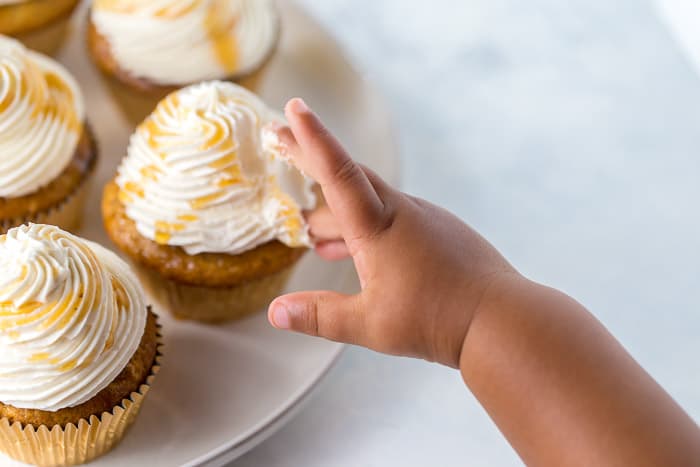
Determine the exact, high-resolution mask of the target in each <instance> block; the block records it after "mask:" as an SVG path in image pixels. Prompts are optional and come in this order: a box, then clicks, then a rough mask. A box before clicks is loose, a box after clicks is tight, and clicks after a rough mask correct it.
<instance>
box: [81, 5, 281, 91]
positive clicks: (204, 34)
mask: <svg viewBox="0 0 700 467" xmlns="http://www.w3.org/2000/svg"><path fill="white" fill-rule="evenodd" d="M91 19H92V22H93V24H94V25H95V27H96V28H97V31H98V32H99V33H100V34H101V35H102V36H104V37H105V38H106V40H107V42H108V43H109V45H110V49H111V51H112V55H114V57H115V59H116V61H117V63H118V64H119V66H120V67H121V68H122V69H124V70H125V71H127V72H129V73H130V74H132V75H133V76H135V77H137V78H143V79H147V80H149V81H151V82H153V83H155V84H160V85H185V84H190V83H196V82H199V81H204V80H210V79H223V78H228V77H234V76H243V75H246V74H248V73H250V72H252V71H254V70H256V69H257V68H258V67H260V66H261V65H262V63H263V61H264V60H265V59H266V58H267V56H268V55H269V54H270V53H271V51H272V49H273V48H274V47H275V43H276V41H277V40H278V34H279V18H278V13H277V10H276V9H275V6H274V4H273V2H272V0H152V1H148V2H144V1H142V0H95V2H94V3H93V7H92V16H91Z"/></svg>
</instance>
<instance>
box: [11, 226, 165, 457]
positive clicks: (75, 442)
mask: <svg viewBox="0 0 700 467" xmlns="http://www.w3.org/2000/svg"><path fill="white" fill-rule="evenodd" d="M0 270H2V271H3V273H2V276H1V277H0V451H2V452H4V453H5V454H6V455H8V456H10V457H12V458H14V459H17V460H19V461H21V462H25V463H29V464H35V465H41V466H44V465H45V466H57V465H75V464H81V463H84V462H88V461H90V460H92V459H94V458H95V457H98V456H100V455H102V454H104V453H106V452H107V451H109V450H110V449H112V448H113V447H114V445H115V444H116V443H118V442H119V441H120V440H121V439H122V437H123V436H124V433H125V431H126V429H127V428H128V427H129V426H130V425H131V424H132V422H133V421H134V419H135V417H136V415H137V413H138V411H139V409H140V407H141V404H142V401H143V398H144V396H145V395H146V393H147V392H148V391H149V387H150V385H151V382H152V379H153V376H154V375H155V373H156V371H157V369H158V363H159V359H160V354H159V349H158V347H159V340H160V337H159V331H158V325H157V323H156V318H155V316H154V315H153V314H152V313H151V312H150V311H149V310H148V308H147V306H146V302H145V299H144V294H143V291H142V289H141V286H140V285H139V283H138V280H137V278H136V277H135V276H134V274H133V273H132V272H131V271H130V270H129V267H128V265H127V264H126V263H124V261H122V260H121V259H119V258H118V257H117V256H116V255H115V254H114V253H112V252H110V251H108V250H106V249H105V248H103V247H101V246H99V245H97V244H95V243H92V242H88V241H86V240H82V239H80V238H78V237H75V236H73V235H71V234H69V233H67V232H64V231H62V230H60V229H59V228H58V227H55V226H48V225H37V224H31V225H24V226H21V227H17V228H14V229H12V230H10V231H9V232H8V233H7V234H6V235H2V236H0Z"/></svg>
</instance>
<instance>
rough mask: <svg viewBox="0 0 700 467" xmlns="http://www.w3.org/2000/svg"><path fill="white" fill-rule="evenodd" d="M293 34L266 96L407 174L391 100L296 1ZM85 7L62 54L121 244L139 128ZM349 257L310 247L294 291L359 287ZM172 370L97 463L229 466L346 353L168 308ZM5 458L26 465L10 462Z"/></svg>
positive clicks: (101, 237)
mask: <svg viewBox="0 0 700 467" xmlns="http://www.w3.org/2000/svg"><path fill="white" fill-rule="evenodd" d="M280 7H281V8H282V10H283V18H284V23H283V41H282V46H281V48H280V50H279V52H278V54H277V57H276V58H275V61H274V64H273V66H272V69H271V70H270V73H269V75H268V80H267V82H266V84H265V86H264V88H263V90H262V92H261V94H262V96H263V98H264V99H265V100H266V101H267V102H268V103H269V104H271V105H274V106H276V107H278V108H281V107H282V106H283V104H284V102H285V101H286V100H287V99H288V98H291V97H293V96H296V95H300V96H303V97H305V98H306V100H307V102H309V103H310V104H311V105H312V106H313V107H315V108H316V109H317V110H318V112H319V113H320V114H321V115H322V117H323V118H324V119H325V120H326V121H327V122H328V124H329V126H330V127H331V129H332V130H333V131H335V132H336V133H337V134H338V135H339V136H340V137H341V139H342V140H343V141H344V142H345V143H346V146H347V147H348V148H349V149H350V151H351V152H352V153H353V154H354V155H355V156H356V157H357V158H358V159H360V160H361V161H362V162H364V163H365V164H367V165H369V166H370V167H373V168H374V169H375V170H377V171H378V172H379V173H380V174H382V175H383V176H384V177H386V178H387V179H389V180H391V181H394V182H395V181H396V180H397V178H398V177H397V162H396V148H395V145H394V141H393V139H392V133H391V127H390V123H389V117H388V114H387V111H386V109H385V108H384V105H383V102H382V100H381V98H379V97H378V96H377V95H376V94H375V93H374V92H373V90H372V89H371V88H370V87H369V86H368V85H367V83H366V82H365V81H364V80H363V78H362V77H361V76H360V75H359V74H358V73H357V72H356V71H355V70H354V69H353V67H352V66H351V65H350V64H349V62H348V61H347V59H346V58H345V56H344V54H343V52H342V50H340V48H339V47H338V45H337V44H336V43H335V41H334V40H333V38H332V37H331V36H330V35H329V34H328V33H327V32H326V31H324V30H323V29H322V28H321V27H320V26H319V25H318V24H317V23H316V22H315V21H314V20H313V19H312V18H310V17H309V16H307V15H306V14H305V13H304V12H303V11H302V10H301V9H300V8H299V7H298V6H296V5H294V4H292V3H291V2H290V1H280ZM84 16H85V10H84V9H83V10H82V14H79V15H76V25H75V30H74V31H73V34H72V37H71V39H70V41H69V43H68V44H67V45H66V47H65V48H64V50H63V51H62V53H61V54H60V55H59V59H60V60H61V61H62V62H63V63H64V64H66V66H67V67H68V68H70V70H71V71H72V72H73V73H74V74H75V75H76V76H77V78H78V80H79V81H80V83H81V85H82V88H83V92H84V93H85V96H86V100H87V103H88V114H89V119H90V122H91V125H92V126H93V129H94V130H95V133H96V135H97V138H98V140H99V145H100V149H101V152H100V155H101V161H100V165H99V168H98V174H97V181H98V183H96V184H95V189H94V193H93V197H92V198H91V203H90V206H89V208H88V214H87V222H86V225H85V228H84V230H83V235H85V236H86V237H88V238H91V239H94V240H97V241H99V242H102V243H105V244H107V245H110V246H112V245H111V244H110V243H109V241H108V240H107V238H106V236H105V234H104V232H103V230H102V226H101V217H100V211H99V200H100V191H101V186H102V185H103V184H104V183H105V182H106V181H107V180H108V179H110V178H111V177H112V176H113V175H114V171H115V168H116V166H117V164H118V162H119V160H120V159H121V157H122V155H123V154H124V151H125V148H126V145H127V141H128V138H129V135H130V133H131V130H132V128H130V126H129V125H128V124H127V122H126V120H124V119H123V118H122V116H121V114H120V113H119V110H118V108H117V107H116V105H115V104H114V103H113V102H112V101H111V100H110V97H109V94H108V93H107V91H106V90H105V89H104V88H103V84H102V82H101V80H100V77H99V75H98V73H97V72H96V71H95V69H94V68H93V66H92V64H91V63H90V61H89V59H88V57H87V56H86V53H85V42H84V40H83V23H84V21H83V20H82V18H84ZM355 283H356V280H355V278H354V273H353V271H352V267H351V265H350V264H349V263H336V264H328V263H324V262H322V261H320V260H319V259H318V258H316V257H314V256H313V255H312V254H309V255H307V256H306V257H305V258H304V260H303V261H302V264H301V265H300V267H299V268H298V270H297V272H296V274H295V275H294V277H293V279H292V281H291V284H290V290H300V289H326V288H329V289H334V290H339V291H345V292H351V291H353V290H354V289H355V288H356V285H355ZM156 311H158V312H160V315H161V318H162V322H163V325H164V330H163V331H164V335H165V352H164V353H165V358H164V363H163V368H162V371H161V372H160V374H159V375H158V378H157V379H156V383H155V385H154V387H153V390H152V391H151V392H150V394H149V395H148V397H147V399H146V403H145V405H144V407H143V410H142V412H141V414H140V416H139V418H138V419H137V421H136V424H135V425H134V427H133V429H132V430H131V431H130V432H129V434H128V435H127V437H126V439H125V440H124V441H123V442H122V443H121V444H120V445H119V446H118V447H117V448H116V449H115V450H114V451H113V452H111V453H110V454H108V455H107V456H105V457H103V458H101V459H98V460H97V461H96V462H94V464H93V465H95V466H100V467H107V466H125V465H131V466H153V467H156V466H158V467H160V466H181V465H187V466H196V465H207V466H222V465H224V464H226V463H228V462H230V461H231V460H233V459H235V458H236V457H238V456H240V455H241V454H243V453H245V452H246V451H247V450H249V449H251V448H252V447H253V446H255V445H256V444H258V443H260V442H261V441H263V440H264V439H265V438H267V437H268V436H269V435H271V434H272V433H273V432H274V431H275V430H276V429H277V428H279V427H281V426H282V425H283V424H284V423H285V422H286V421H287V420H289V418H290V417H291V416H292V415H293V414H294V413H295V411H296V410H297V409H298V408H299V406H300V404H301V403H302V402H303V401H304V400H305V399H306V398H307V397H308V395H309V394H310V392H311V390H312V389H313V388H314V387H315V386H316V385H317V384H318V382H319V380H320V379H321V378H322V377H323V375H324V374H325V373H326V372H327V371H328V369H329V368H330V367H331V366H332V365H333V363H334V362H335V360H336V359H337V357H338V355H339V353H340V351H341V349H342V347H341V346H340V345H337V344H334V343H330V342H326V341H323V340H318V339H311V338H306V337H303V336H299V335H294V334H290V333H285V332H280V331H276V330H274V329H272V328H271V327H270V326H269V325H268V324H267V321H266V317H265V314H264V313H260V314H258V315H257V316H254V317H252V318H250V319H247V320H244V321H242V322H240V323H236V324H231V325H227V326H222V327H211V326H204V325H197V324H188V323H181V322H176V321H174V320H172V319H170V318H169V316H168V315H167V312H166V311H165V310H156ZM0 465H3V466H8V467H10V466H12V467H14V466H19V465H20V464H18V463H15V462H12V461H10V460H8V459H5V458H4V457H3V458H0Z"/></svg>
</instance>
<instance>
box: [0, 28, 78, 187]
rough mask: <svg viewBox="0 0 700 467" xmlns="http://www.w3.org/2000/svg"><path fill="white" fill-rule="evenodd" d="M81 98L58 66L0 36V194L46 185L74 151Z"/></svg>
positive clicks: (65, 165)
mask: <svg viewBox="0 0 700 467" xmlns="http://www.w3.org/2000/svg"><path fill="white" fill-rule="evenodd" d="M84 112H85V111H84V104H83V97H82V95H81V94H80V90H79V88H78V85H77V83H76V82H75V80H74V79H73V77H72V76H71V75H70V74H69V73H68V71H66V69H65V68H63V66H61V65H59V64H58V63H57V62H55V61H53V60H51V59H50V58H48V57H45V56H43V55H40V54H38V53H35V52H32V51H30V50H27V49H26V48H25V47H24V46H23V45H22V44H21V43H19V42H17V41H16V40H14V39H10V38H8V37H5V36H0V197H4V198H16V197H20V196H24V195H27V194H30V193H33V192H35V191H36V190H38V189H39V188H41V187H43V186H45V185H47V184H49V183H50V182H51V181H53V180H54V179H55V178H56V177H58V176H59V175H60V174H61V172H63V170H64V169H65V168H66V167H67V166H68V164H69V163H70V161H71V159H72V158H73V156H74V154H75V150H76V147H77V145H78V141H79V140H80V135H81V132H82V127H83V120H84Z"/></svg>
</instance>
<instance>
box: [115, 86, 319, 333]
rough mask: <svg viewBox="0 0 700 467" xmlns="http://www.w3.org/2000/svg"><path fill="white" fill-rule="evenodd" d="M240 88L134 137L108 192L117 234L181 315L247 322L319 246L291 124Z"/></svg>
mask: <svg viewBox="0 0 700 467" xmlns="http://www.w3.org/2000/svg"><path fill="white" fill-rule="evenodd" d="M279 120H280V117H278V116H277V115H276V114H275V113H273V112H272V111H270V110H269V109H268V108H267V107H266V106H265V104H264V103H263V102H261V101H260V100H259V99H258V98H257V97H256V96H255V95H254V94H252V93H250V92H249V91H247V90H245V89H243V88H241V87H239V86H237V85H235V84H233V83H229V82H221V81H213V82H206V83H201V84H198V85H194V86H190V87H187V88H183V89H181V90H180V91H177V92H175V93H173V94H171V95H170V96H168V97H167V98H166V99H165V100H163V101H162V102H161V103H160V104H159V105H158V107H157V108H156V110H155V111H154V112H153V114H152V115H150V116H149V117H148V118H147V119H146V120H145V121H144V122H143V124H142V125H141V126H139V127H138V129H137V130H136V132H135V133H134V135H133V136H132V137H131V141H130V143H129V148H128V152H127V156H126V158H125V159H124V160H123V162H122V163H121V166H120V167H119V169H118V174H117V176H116V178H115V180H114V181H113V182H112V183H110V184H108V185H107V187H106V188H105V191H104V198H103V204H102V210H103V215H104V221H105V227H106V230H107V232H108V233H109V235H110V237H111V238H112V240H114V242H115V243H116V244H117V245H118V246H119V247H120V248H121V249H122V250H123V251H124V252H125V253H126V254H127V255H128V256H129V257H130V258H131V259H132V260H133V262H134V263H135V266H136V270H137V272H138V273H139V274H140V275H141V278H142V281H143V283H144V286H145V287H146V289H147V291H149V292H151V295H152V296H153V297H154V298H155V299H156V300H157V301H158V302H160V304H161V305H163V306H164V307H165V308H167V309H169V310H170V311H171V312H172V313H173V314H174V315H175V316H177V317H181V318H186V319H192V320H197V321H205V322H218V321H227V320H231V319H235V318H239V317H241V316H244V315H246V314H249V313H251V312H253V311H256V310H259V309H260V308H261V307H263V306H265V305H267V304H268V303H269V302H270V301H271V299H272V298H274V296H276V295H277V294H279V292H280V291H281V290H282V288H283V287H284V285H285V283H286V280H287V278H288V276H289V274H290V271H291V269H292V267H293V266H294V264H295V263H296V262H297V261H298V260H299V258H301V256H302V255H303V254H304V252H305V251H306V249H307V247H308V246H310V245H311V242H310V239H309V234H308V227H307V225H306V222H305V220H304V217H303V215H302V211H303V210H306V209H312V208H313V207H314V206H315V203H316V198H315V195H314V193H313V185H314V184H313V182H312V181H311V180H309V179H307V178H306V177H305V176H304V175H303V174H301V173H300V172H299V171H297V170H296V169H295V168H294V167H292V166H291V165H290V164H289V163H288V162H287V160H286V159H285V158H284V157H282V154H281V153H280V150H279V148H280V146H279V141H278V140H277V139H276V138H277V137H276V133H275V132H274V131H273V130H272V129H271V125H272V124H273V122H275V121H279Z"/></svg>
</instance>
